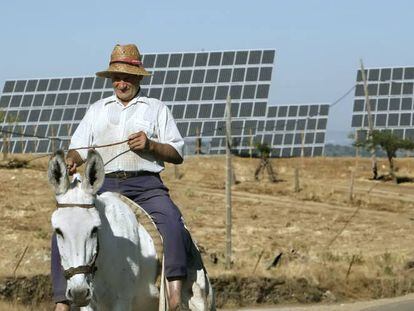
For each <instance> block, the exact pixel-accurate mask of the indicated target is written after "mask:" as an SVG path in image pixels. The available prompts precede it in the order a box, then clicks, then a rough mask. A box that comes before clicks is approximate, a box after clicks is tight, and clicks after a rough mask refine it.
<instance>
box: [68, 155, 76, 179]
mask: <svg viewBox="0 0 414 311" xmlns="http://www.w3.org/2000/svg"><path fill="white" fill-rule="evenodd" d="M76 167H77V165H76V162H75V161H74V160H73V159H72V158H66V168H67V170H68V173H69V176H72V175H73V174H75V173H76Z"/></svg>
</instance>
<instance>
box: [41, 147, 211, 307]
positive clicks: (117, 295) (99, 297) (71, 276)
mask: <svg viewBox="0 0 414 311" xmlns="http://www.w3.org/2000/svg"><path fill="white" fill-rule="evenodd" d="M48 177H49V182H50V183H51V184H52V186H53V187H54V189H55V193H56V201H57V207H58V208H57V210H56V211H55V212H54V213H53V215H52V226H53V228H54V230H55V233H56V235H57V244H58V248H59V252H60V256H61V264H62V267H63V269H64V271H65V272H64V273H65V277H66V279H67V290H66V296H67V298H68V299H69V300H70V301H72V303H73V304H74V305H76V306H80V307H82V308H81V310H99V311H105V310H108V311H128V310H143V311H150V310H158V309H159V308H160V309H161V307H159V304H158V300H159V296H160V295H159V291H158V288H157V287H156V286H155V280H156V276H157V255H156V250H155V247H154V243H153V241H152V239H151V237H150V235H149V234H148V233H147V231H146V230H145V229H144V227H143V226H141V225H140V224H139V223H138V222H137V219H136V217H135V215H134V213H133V212H132V210H131V208H130V207H129V206H128V205H127V204H126V203H124V202H123V201H122V200H121V199H120V195H119V194H116V193H112V192H105V193H103V194H102V195H99V196H97V195H96V193H97V191H98V190H99V189H100V187H101V186H102V183H103V180H104V177H105V175H104V164H103V161H102V158H101V157H100V155H99V154H98V153H97V152H96V151H93V150H90V151H89V153H88V159H87V161H86V166H85V175H84V178H83V181H82V182H80V181H79V180H78V179H74V180H73V181H72V182H70V181H69V176H68V174H67V170H66V164H65V161H64V154H63V152H62V151H58V152H56V153H55V154H54V155H53V157H52V158H51V159H50V161H49V169H48ZM182 301H183V306H184V307H185V309H189V310H197V311H198V310H200V311H204V310H206V311H207V310H215V306H214V295H213V291H212V288H211V285H210V282H209V279H208V276H207V274H206V272H205V270H204V267H203V264H202V261H201V257H200V254H199V253H198V251H197V250H196V248H195V247H193V252H192V256H191V259H190V262H189V271H188V276H187V280H186V281H185V282H184V284H183V290H182ZM160 306H162V304H160Z"/></svg>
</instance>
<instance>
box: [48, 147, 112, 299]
mask: <svg viewBox="0 0 414 311" xmlns="http://www.w3.org/2000/svg"><path fill="white" fill-rule="evenodd" d="M48 177H49V182H50V183H51V184H52V186H53V187H54V189H55V194H56V201H57V207H58V208H57V210H56V211H55V212H54V213H53V215H52V226H53V229H54V231H55V233H56V238H57V245H58V248H59V253H60V257H61V264H62V267H63V269H64V270H65V277H66V279H67V281H68V282H67V289H66V297H67V298H68V299H69V300H70V301H72V302H73V303H74V304H75V305H77V306H85V305H87V304H89V301H90V299H91V297H92V288H91V284H90V281H91V277H92V275H93V272H94V269H95V260H96V257H97V255H98V229H99V226H100V225H101V220H100V217H99V214H98V211H97V210H96V208H95V205H94V204H95V197H96V193H97V191H98V190H99V189H100V187H101V186H102V183H103V180H104V177H105V174H104V164H103V161H102V158H101V156H100V155H99V154H98V153H97V152H96V151H94V150H90V151H89V153H88V159H87V161H86V166H85V175H84V178H83V181H82V182H80V181H79V180H78V179H76V178H75V179H74V180H73V181H72V182H70V181H69V176H68V173H67V169H66V163H65V160H64V153H63V152H62V151H58V152H56V153H55V154H54V155H53V157H52V158H51V159H50V161H49V169H48Z"/></svg>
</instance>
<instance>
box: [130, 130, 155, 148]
mask: <svg viewBox="0 0 414 311" xmlns="http://www.w3.org/2000/svg"><path fill="white" fill-rule="evenodd" d="M128 145H129V149H131V150H132V151H134V152H141V151H150V149H151V140H149V139H148V137H147V135H146V134H145V133H144V132H143V131H140V132H138V133H134V134H131V135H129V136H128Z"/></svg>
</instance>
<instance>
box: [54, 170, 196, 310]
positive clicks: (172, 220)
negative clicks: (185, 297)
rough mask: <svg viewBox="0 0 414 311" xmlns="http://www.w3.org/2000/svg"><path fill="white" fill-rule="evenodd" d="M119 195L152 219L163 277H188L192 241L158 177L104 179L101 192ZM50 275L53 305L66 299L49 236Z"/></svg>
mask: <svg viewBox="0 0 414 311" xmlns="http://www.w3.org/2000/svg"><path fill="white" fill-rule="evenodd" d="M106 191H111V192H118V193H121V194H123V195H125V196H126V197H128V198H129V199H131V200H133V201H135V202H136V203H137V204H138V205H140V206H141V207H142V208H143V209H144V210H145V211H146V212H147V213H148V214H149V215H150V216H151V217H152V218H153V220H154V222H155V224H156V226H157V228H158V230H159V232H160V234H161V236H162V238H163V242H164V254H165V256H164V257H165V263H164V266H165V276H166V277H167V278H168V279H173V278H183V277H185V276H186V275H187V254H188V253H189V250H190V247H191V238H190V236H189V234H188V232H187V230H186V229H185V227H184V224H183V221H182V215H181V213H180V211H179V209H178V207H177V206H176V205H175V204H174V202H173V201H172V200H171V198H170V196H169V194H168V188H167V187H166V186H165V185H164V184H163V182H162V180H161V178H160V176H159V175H158V174H148V175H144V176H137V177H131V178H127V179H118V178H105V181H104V184H103V186H102V188H101V189H100V191H99V194H100V193H103V192H106ZM51 257H52V258H51V272H52V286H53V298H54V301H55V302H58V301H64V300H66V297H65V292H66V280H65V278H64V276H63V271H62V267H61V265H60V255H59V250H58V248H57V243H56V237H55V236H53V237H52V255H51Z"/></svg>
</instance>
